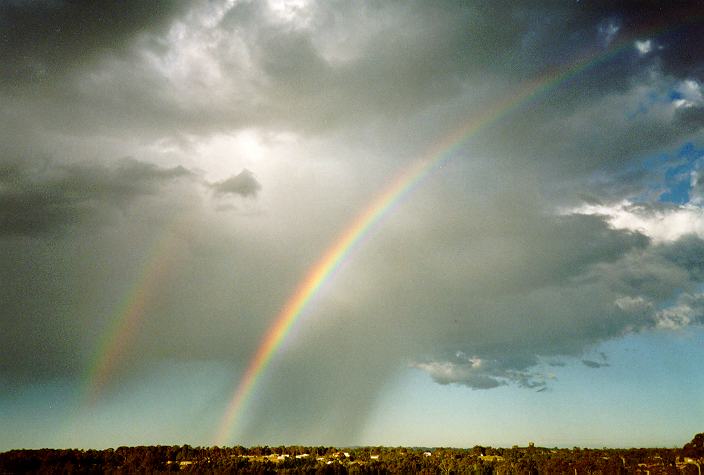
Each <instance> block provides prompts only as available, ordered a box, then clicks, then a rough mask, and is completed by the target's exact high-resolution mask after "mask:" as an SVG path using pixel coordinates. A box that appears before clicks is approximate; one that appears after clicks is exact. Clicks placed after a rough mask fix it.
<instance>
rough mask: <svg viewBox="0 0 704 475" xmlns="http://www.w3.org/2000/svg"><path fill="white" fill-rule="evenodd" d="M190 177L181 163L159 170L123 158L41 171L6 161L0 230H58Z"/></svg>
mask: <svg viewBox="0 0 704 475" xmlns="http://www.w3.org/2000/svg"><path fill="white" fill-rule="evenodd" d="M184 177H185V178H189V179H192V178H193V174H192V173H191V172H189V171H188V170H186V169H185V168H183V167H181V166H176V167H172V168H161V167H158V166H156V165H153V164H148V163H143V162H139V161H137V160H133V159H124V160H121V161H119V162H117V164H116V165H114V166H112V167H108V166H99V165H91V164H80V165H77V164H65V165H56V164H49V163H46V164H45V166H41V168H40V171H37V170H36V169H34V168H29V167H26V166H25V167H23V166H20V165H17V164H15V165H6V166H5V167H4V170H2V172H1V173H0V185H2V187H1V188H0V223H1V226H0V233H1V234H3V235H35V234H41V233H45V232H53V231H58V230H61V229H62V228H63V227H65V226H67V225H72V224H77V223H79V222H81V221H82V220H84V219H85V218H88V217H90V216H91V215H93V214H95V213H96V212H97V211H98V209H99V208H101V207H105V206H114V205H119V204H121V203H122V204H125V203H127V202H129V201H131V200H133V199H135V198H136V197H138V196H140V195H145V194H150V193H154V192H155V191H156V189H157V187H158V186H159V185H161V184H163V183H166V182H169V181H173V180H175V179H178V178H184Z"/></svg>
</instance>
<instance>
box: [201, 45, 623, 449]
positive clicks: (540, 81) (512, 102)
mask: <svg viewBox="0 0 704 475" xmlns="http://www.w3.org/2000/svg"><path fill="white" fill-rule="evenodd" d="M628 47H632V43H631V41H630V40H622V41H621V42H619V43H618V45H614V46H613V47H612V48H610V49H608V50H606V51H599V52H597V53H596V54H594V53H592V54H589V55H587V56H585V57H582V58H580V60H578V61H576V62H573V63H572V64H570V65H569V66H567V67H562V68H556V69H553V70H550V71H548V72H546V73H544V74H543V75H541V76H540V77H538V78H536V79H534V80H533V81H530V82H528V83H526V84H525V85H523V87H521V88H520V89H519V90H518V91H517V92H516V93H514V94H512V95H510V96H507V97H506V98H505V99H503V100H501V101H497V102H496V103H495V104H493V106H492V107H490V108H488V109H486V110H484V111H482V112H481V113H479V114H476V115H475V116H474V117H473V118H471V119H470V120H469V121H468V122H466V123H464V124H463V125H462V126H461V127H458V128H457V129H455V130H454V131H453V132H452V133H450V134H448V135H446V136H445V137H444V138H443V139H442V140H441V141H440V142H438V143H437V144H435V145H434V146H433V147H432V148H431V149H430V150H428V151H427V153H426V154H425V155H424V158H422V159H420V160H418V161H416V162H414V163H413V164H412V165H411V166H409V167H408V168H407V169H405V170H404V171H403V172H402V173H401V174H400V175H399V176H398V177H397V178H396V179H395V180H394V181H393V182H392V183H391V184H390V185H389V186H387V187H386V188H385V189H384V190H383V191H382V192H381V193H380V194H379V195H377V197H376V199H375V200H374V201H372V202H371V204H369V206H367V208H366V209H365V210H364V211H363V212H362V213H361V214H359V215H358V216H357V217H356V218H355V219H354V221H353V222H352V223H351V224H350V225H349V226H348V227H347V229H346V230H345V231H344V232H343V233H342V234H341V235H340V236H339V237H338V238H337V240H336V241H335V242H334V244H333V245H332V247H330V248H329V249H328V250H327V251H326V252H325V254H323V256H322V257H321V258H320V259H319V260H318V261H317V262H316V264H315V265H314V266H313V267H312V268H311V269H310V271H308V273H307V274H306V277H305V279H304V280H303V281H302V282H301V283H300V284H299V285H298V287H297V288H296V290H295V292H294V293H293V295H292V296H291V298H290V299H289V300H288V302H287V303H286V305H285V306H284V307H283V308H282V309H281V311H280V312H279V314H278V315H277V316H276V319H275V320H274V323H273V324H272V325H271V327H269V329H268V330H267V332H266V334H265V336H264V338H263V339H262V341H261V343H260V345H259V347H258V348H257V350H256V352H255V354H254V356H253V357H252V359H251V360H250V362H249V364H248V365H247V368H246V370H245V372H244V374H243V375H242V377H241V379H240V382H239V384H238V385H237V388H236V390H235V392H234V394H233V396H232V398H231V399H230V401H229V404H228V405H227V409H226V411H225V414H224V417H223V419H222V421H221V424H220V427H219V430H218V432H217V436H216V438H215V444H217V445H223V444H225V443H226V442H227V439H228V437H229V434H230V433H231V432H232V430H233V429H234V426H235V424H236V422H237V420H238V418H239V416H240V414H241V412H242V410H243V409H244V407H245V405H246V403H247V401H248V399H249V397H250V396H251V394H252V392H253V390H254V388H255V386H256V383H257V380H258V378H259V376H260V375H261V374H262V373H263V372H264V370H265V369H266V368H267V366H268V365H269V363H270V361H271V359H272V358H273V357H274V355H275V354H276V350H277V349H278V348H279V346H280V345H281V344H282V342H283V341H284V339H285V338H286V335H287V334H288V333H289V331H290V329H291V327H292V326H293V325H294V324H295V323H296V321H298V319H299V318H300V316H301V315H302V313H303V311H304V310H305V308H306V306H307V304H308V303H309V302H310V301H311V299H312V298H313V297H314V296H315V295H316V293H317V292H318V291H319V289H320V288H321V286H322V285H323V283H324V282H325V281H326V280H327V279H328V278H329V276H331V275H332V274H333V273H334V271H335V270H336V269H337V268H338V267H339V266H340V264H341V263H342V262H343V261H344V260H345V258H346V257H347V256H348V255H349V254H350V253H351V252H352V251H353V249H354V248H355V247H356V245H357V244H358V243H359V242H360V241H362V240H363V238H364V237H365V236H366V235H368V234H369V233H370V232H371V231H372V230H373V229H374V228H375V227H376V226H377V225H378V224H379V223H380V222H381V221H382V218H383V217H384V216H386V215H388V214H389V212H390V211H391V210H392V209H393V208H394V207H396V206H397V205H398V204H399V203H401V202H402V201H403V199H404V197H406V196H407V195H408V194H409V193H411V192H412V191H413V190H414V189H415V188H416V187H417V186H418V185H419V184H420V183H421V182H422V181H423V180H424V178H425V177H427V176H428V175H429V174H431V173H432V171H433V170H435V169H436V168H438V167H440V166H441V165H442V164H443V163H445V162H446V161H447V160H449V159H450V158H451V157H453V156H454V153H455V152H456V151H457V149H458V148H459V147H460V146H462V145H463V144H464V143H465V142H466V141H467V140H468V139H469V138H471V137H472V136H474V135H476V134H477V132H479V131H480V130H482V129H483V128H486V127H487V126H489V125H491V124H493V123H495V122H497V121H498V120H499V119H501V118H502V117H504V116H506V115H508V114H509V113H511V112H512V111H513V110H515V109H516V108H518V107H520V106H522V105H524V104H526V103H528V102H529V101H531V100H532V99H533V98H535V97H536V96H539V95H541V94H544V93H546V92H548V91H550V90H552V89H554V88H555V87H557V86H558V85H560V84H562V83H564V82H565V81H567V80H569V79H570V78H572V77H574V76H575V75H577V74H579V73H581V72H582V71H584V70H586V69H588V68H592V67H594V66H595V65H597V64H600V63H603V62H605V61H607V60H609V59H611V58H613V57H614V56H615V55H617V54H618V53H620V52H622V51H623V50H624V49H626V48H628Z"/></svg>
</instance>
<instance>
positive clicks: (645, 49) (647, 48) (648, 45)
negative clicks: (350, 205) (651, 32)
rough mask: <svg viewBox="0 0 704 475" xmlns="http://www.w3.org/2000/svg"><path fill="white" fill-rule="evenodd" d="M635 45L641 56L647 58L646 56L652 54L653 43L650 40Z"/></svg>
mask: <svg viewBox="0 0 704 475" xmlns="http://www.w3.org/2000/svg"><path fill="white" fill-rule="evenodd" d="M633 45H634V46H635V48H636V49H637V50H638V53H639V54H640V55H641V56H645V55H646V54H648V53H650V52H651V51H652V49H653V42H652V41H650V40H645V41H635V42H634V43H633Z"/></svg>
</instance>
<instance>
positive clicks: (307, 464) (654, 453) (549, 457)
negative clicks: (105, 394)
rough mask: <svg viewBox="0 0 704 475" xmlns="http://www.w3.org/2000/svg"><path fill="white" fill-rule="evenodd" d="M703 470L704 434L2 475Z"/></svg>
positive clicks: (313, 452)
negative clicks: (603, 444) (668, 444)
mask: <svg viewBox="0 0 704 475" xmlns="http://www.w3.org/2000/svg"><path fill="white" fill-rule="evenodd" d="M702 464H704V433H702V434H697V435H696V436H694V439H692V441H691V442H689V443H687V444H686V445H685V446H684V447H683V448H682V449H581V448H578V447H575V448H573V449H557V448H554V449H549V448H543V447H534V446H533V445H532V444H531V445H529V446H528V447H517V446H514V447H512V448H510V449H504V448H492V447H481V446H475V447H474V448H471V449H458V448H444V447H440V448H434V449H429V448H404V447H395V448H391V447H379V446H377V447H354V448H347V449H337V448H335V447H323V446H319V447H304V446H290V447H284V446H279V447H269V446H264V447H261V446H257V447H251V448H245V447H242V446H234V447H209V448H208V447H191V446H189V445H182V446H150V447H145V446H139V447H118V448H116V449H106V450H78V449H40V450H10V451H8V452H4V453H1V454H0V473H1V474H4V473H13V474H14V473H40V474H42V473H47V474H51V473H109V474H110V473H113V474H122V473H170V472H193V473H206V474H216V473H217V474H219V473H233V474H245V475H260V474H285V475H298V474H312V475H318V474H320V475H341V474H353V475H380V474H390V473H403V474H406V473H413V474H422V475H450V474H455V475H461V474H472V475H491V474H497V475H504V474H506V475H508V474H511V475H513V474H515V475H532V474H566V473H569V474H579V475H581V474H645V473H649V474H651V475H656V474H689V473H699V471H698V470H699V469H700V467H701V465H702Z"/></svg>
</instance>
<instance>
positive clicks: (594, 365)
mask: <svg viewBox="0 0 704 475" xmlns="http://www.w3.org/2000/svg"><path fill="white" fill-rule="evenodd" d="M582 364H583V365H584V366H586V367H587V368H593V369H597V368H603V367H605V366H609V365H608V363H599V362H598V361H592V360H582Z"/></svg>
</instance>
